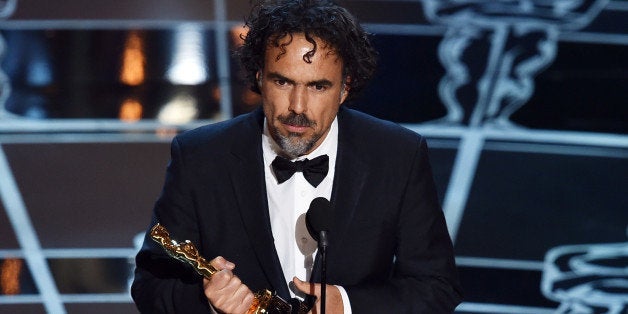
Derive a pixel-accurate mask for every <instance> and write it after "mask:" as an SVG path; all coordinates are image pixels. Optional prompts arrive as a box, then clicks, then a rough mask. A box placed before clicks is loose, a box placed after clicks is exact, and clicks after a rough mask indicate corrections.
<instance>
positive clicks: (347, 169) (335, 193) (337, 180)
mask: <svg viewBox="0 0 628 314" xmlns="http://www.w3.org/2000/svg"><path fill="white" fill-rule="evenodd" d="M352 117H353V116H352V113H351V111H350V110H347V109H344V108H342V107H341V108H340V111H339V112H338V152H337V155H336V167H335V168H336V172H335V175H334V186H333V188H332V195H331V200H330V201H331V204H332V208H333V219H332V220H331V221H333V225H332V226H331V227H330V229H331V230H330V232H329V241H330V246H334V247H342V242H343V235H346V234H347V233H346V232H345V231H346V229H347V228H348V227H349V224H350V223H351V221H352V220H353V214H354V213H355V211H356V209H357V203H358V198H359V196H360V194H361V193H362V189H363V187H364V183H365V178H366V177H367V174H368V170H369V169H368V168H367V167H366V165H365V163H364V162H363V160H362V158H361V156H360V154H361V150H360V148H359V147H358V146H356V145H357V144H359V143H358V142H359V140H358V142H356V141H355V139H360V138H362V137H360V135H358V134H355V132H359V130H356V128H354V127H353V125H354V124H353V121H352ZM320 264H321V261H320V256H319V255H318V254H317V256H316V261H315V263H314V268H313V270H312V278H313V281H315V282H319V281H320V269H321V265H320Z"/></svg>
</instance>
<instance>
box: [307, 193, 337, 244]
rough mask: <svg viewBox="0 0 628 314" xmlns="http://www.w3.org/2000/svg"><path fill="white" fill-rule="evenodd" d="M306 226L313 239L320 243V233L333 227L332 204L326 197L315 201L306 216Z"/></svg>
mask: <svg viewBox="0 0 628 314" xmlns="http://www.w3.org/2000/svg"><path fill="white" fill-rule="evenodd" d="M305 224H306V226H307V231H309V233H310V235H311V236H312V238H314V240H316V241H319V234H320V232H321V231H329V227H330V225H331V203H330V202H329V201H328V200H327V199H326V198H324V197H317V198H315V199H313V200H312V203H310V208H309V209H308V210H307V214H305Z"/></svg>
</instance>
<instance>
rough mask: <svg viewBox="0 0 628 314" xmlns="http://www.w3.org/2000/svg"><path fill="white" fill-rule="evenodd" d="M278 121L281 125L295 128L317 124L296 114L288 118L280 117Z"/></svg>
mask: <svg viewBox="0 0 628 314" xmlns="http://www.w3.org/2000/svg"><path fill="white" fill-rule="evenodd" d="M277 120H279V122H281V123H284V124H290V125H295V126H306V127H311V126H313V125H315V124H316V122H314V121H312V120H310V119H308V118H307V117H306V116H305V115H304V114H296V113H294V112H290V113H289V114H288V115H287V116H279V117H277Z"/></svg>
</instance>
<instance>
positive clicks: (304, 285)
mask: <svg viewBox="0 0 628 314" xmlns="http://www.w3.org/2000/svg"><path fill="white" fill-rule="evenodd" d="M292 282H293V283H294V286H295V287H297V289H299V291H301V292H304V293H306V294H310V295H315V296H319V295H320V294H321V292H320V289H321V288H320V286H319V285H317V284H314V283H311V282H307V281H302V280H301V279H299V278H297V277H294V278H292Z"/></svg>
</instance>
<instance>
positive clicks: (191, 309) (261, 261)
mask: <svg viewBox="0 0 628 314" xmlns="http://www.w3.org/2000/svg"><path fill="white" fill-rule="evenodd" d="M338 123H339V133H338V153H337V161H336V174H335V177H334V185H333V192H332V197H331V203H332V206H333V216H334V218H333V219H332V221H333V225H332V226H331V228H330V232H329V242H330V244H329V247H328V250H327V282H328V283H329V284H336V285H341V286H343V287H344V288H345V289H346V291H347V294H348V296H349V299H350V302H351V306H352V310H353V312H354V313H358V314H361V313H450V312H453V309H454V308H455V306H456V305H457V304H458V303H459V302H460V288H459V284H458V279H457V275H456V269H455V264H454V259H453V250H452V244H451V240H450V238H449V234H448V232H447V229H446V226H445V221H444V218H443V214H442V211H441V209H440V206H439V205H438V200H437V195H436V191H435V187H434V183H433V179H432V173H431V169H430V165H429V162H428V158H427V147H426V144H425V141H424V139H423V138H422V137H420V136H419V135H417V134H416V133H414V132H411V131H409V130H407V129H405V128H402V127H400V126H398V125H396V124H394V123H390V122H385V121H382V120H378V119H375V118H373V117H370V116H368V115H365V114H362V113H359V112H357V111H354V110H350V109H346V108H343V107H341V109H340V111H339V113H338ZM262 124H263V112H262V111H261V110H256V111H254V112H252V113H250V114H245V115H242V116H239V117H236V118H234V119H232V120H229V121H225V122H221V123H216V124H212V125H208V126H205V127H201V128H198V129H195V130H192V131H189V132H186V133H183V134H182V135H179V136H177V137H176V138H175V139H174V140H173V141H172V147H171V154H172V156H171V161H170V163H169V165H168V168H167V173H166V180H165V184H164V188H163V191H162V194H161V196H160V197H159V199H158V201H157V202H156V205H155V208H154V215H153V219H152V223H151V226H152V225H153V224H155V223H156V222H159V223H161V224H162V225H164V226H165V227H166V228H167V229H168V230H169V231H170V233H171V236H172V237H173V238H174V239H177V240H184V239H188V240H191V241H192V242H194V243H195V244H196V246H197V247H198V248H199V251H200V252H201V254H202V255H203V256H204V257H206V258H207V260H210V259H212V258H214V257H216V256H218V255H220V256H224V257H225V258H226V259H228V260H230V261H233V262H234V263H235V264H236V268H235V270H234V272H235V273H236V275H237V276H238V277H240V278H241V279H242V281H243V282H244V283H245V284H246V285H247V286H249V288H251V290H252V291H254V292H255V291H258V290H261V289H269V290H271V291H276V292H277V293H278V294H279V295H280V296H282V297H283V298H285V299H288V298H289V290H288V287H287V283H286V282H285V279H284V276H283V273H282V270H281V265H280V263H279V259H278V257H277V253H276V251H275V247H274V244H273V235H272V232H271V227H270V220H269V216H268V215H269V214H268V202H267V199H266V188H265V181H264V169H263V159H262V147H261V136H262ZM318 262H319V261H318V259H317V262H316V264H315V267H314V269H315V271H314V273H313V275H312V276H313V278H312V279H313V280H312V281H315V282H318V281H319V277H320V274H319V273H318V272H316V270H318V269H319V265H318ZM136 265H137V266H136V271H135V280H134V283H133V286H132V295H133V298H134V300H135V302H136V304H137V306H138V308H139V309H140V310H141V311H142V312H145V313H209V306H208V303H207V299H206V298H205V296H204V295H203V292H202V280H201V277H200V276H199V275H197V274H196V273H195V272H194V271H193V270H192V269H191V267H188V266H187V265H185V264H184V263H182V262H180V261H176V260H173V259H172V258H170V257H168V256H167V255H166V254H165V252H164V251H163V250H162V249H161V248H160V247H159V246H158V245H157V244H156V243H154V242H153V241H151V240H148V239H146V240H145V241H144V246H143V248H142V250H141V251H140V252H139V254H138V255H137V258H136Z"/></svg>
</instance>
